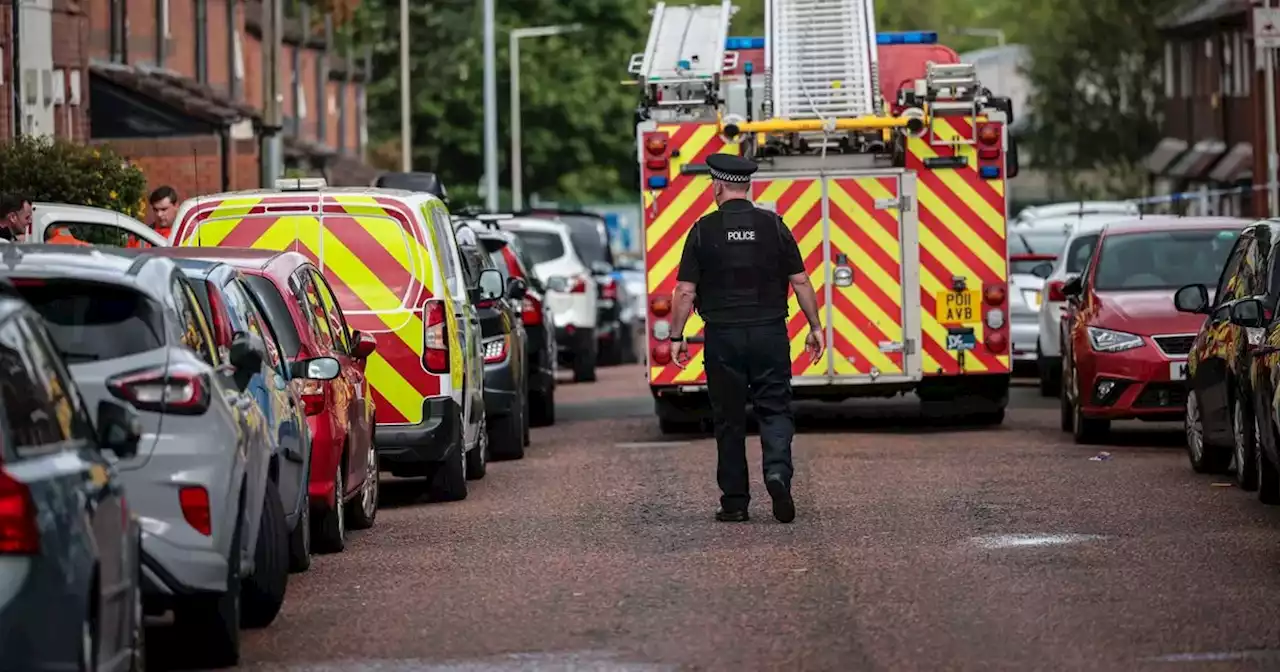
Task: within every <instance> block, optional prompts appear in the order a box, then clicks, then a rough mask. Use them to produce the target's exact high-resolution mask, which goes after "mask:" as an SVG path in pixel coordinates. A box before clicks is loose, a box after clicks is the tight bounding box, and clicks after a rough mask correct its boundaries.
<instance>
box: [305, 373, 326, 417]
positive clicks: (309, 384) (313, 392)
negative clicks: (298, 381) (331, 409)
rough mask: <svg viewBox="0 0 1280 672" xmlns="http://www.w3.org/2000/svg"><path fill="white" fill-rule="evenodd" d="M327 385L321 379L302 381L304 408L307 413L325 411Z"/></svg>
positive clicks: (316, 413)
mask: <svg viewBox="0 0 1280 672" xmlns="http://www.w3.org/2000/svg"><path fill="white" fill-rule="evenodd" d="M324 407H325V385H324V382H322V381H319V380H304V381H302V409H303V411H304V412H305V413H306V414H307V415H309V416H310V415H320V414H321V413H324Z"/></svg>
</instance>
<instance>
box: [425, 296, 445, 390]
mask: <svg viewBox="0 0 1280 672" xmlns="http://www.w3.org/2000/svg"><path fill="white" fill-rule="evenodd" d="M422 312H423V313H424V317H426V320H424V321H425V322H426V329H424V330H423V332H422V365H423V366H424V367H426V369H427V371H429V372H430V373H448V372H449V333H448V330H447V327H446V325H445V317H444V302H442V301H439V300H432V301H428V302H427V305H426V307H425V308H424V309H423V311H422Z"/></svg>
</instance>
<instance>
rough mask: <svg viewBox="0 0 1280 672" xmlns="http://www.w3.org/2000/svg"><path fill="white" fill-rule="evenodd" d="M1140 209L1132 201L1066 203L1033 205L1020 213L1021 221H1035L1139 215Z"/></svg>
mask: <svg viewBox="0 0 1280 672" xmlns="http://www.w3.org/2000/svg"><path fill="white" fill-rule="evenodd" d="M1138 212H1139V208H1138V205H1137V204H1136V203H1133V202H1131V201H1065V202H1062V203H1049V204H1047V205H1033V206H1029V207H1026V208H1024V209H1023V210H1022V211H1021V212H1019V213H1018V219H1020V220H1024V221H1026V220H1035V219H1040V218H1043V217H1057V216H1061V215H1080V214H1083V215H1108V214H1135V215H1136V214H1138Z"/></svg>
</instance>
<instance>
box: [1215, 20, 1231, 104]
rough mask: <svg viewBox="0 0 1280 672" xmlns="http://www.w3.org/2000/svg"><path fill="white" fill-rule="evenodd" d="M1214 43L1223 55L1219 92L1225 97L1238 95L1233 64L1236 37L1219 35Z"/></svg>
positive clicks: (1219, 68)
mask: <svg viewBox="0 0 1280 672" xmlns="http://www.w3.org/2000/svg"><path fill="white" fill-rule="evenodd" d="M1214 42H1215V43H1216V45H1215V46H1217V47H1218V53H1220V54H1221V55H1222V58H1221V62H1220V63H1219V67H1218V91H1219V92H1220V93H1221V94H1222V95H1224V96H1234V95H1236V77H1235V70H1234V68H1233V67H1232V63H1233V62H1234V61H1235V58H1234V56H1235V53H1234V52H1235V49H1234V47H1235V35H1234V34H1225V33H1224V34H1222V35H1219V36H1218V37H1217V38H1216V39H1215V40H1214Z"/></svg>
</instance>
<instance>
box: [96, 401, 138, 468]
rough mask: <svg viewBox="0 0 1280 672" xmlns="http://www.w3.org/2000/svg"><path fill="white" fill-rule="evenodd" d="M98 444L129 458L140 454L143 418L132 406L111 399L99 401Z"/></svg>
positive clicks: (123, 457)
mask: <svg viewBox="0 0 1280 672" xmlns="http://www.w3.org/2000/svg"><path fill="white" fill-rule="evenodd" d="M97 430H98V446H99V447H100V448H105V449H106V450H110V451H111V452H113V453H115V454H116V457H118V458H120V459H122V460H127V459H129V458H131V457H133V456H134V455H137V454H138V442H139V441H140V440H142V420H141V419H139V418H138V412H137V411H135V410H134V409H133V407H132V406H127V405H125V404H120V403H117V402H114V401H111V400H109V399H103V400H102V401H99V402H98V422H97Z"/></svg>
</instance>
